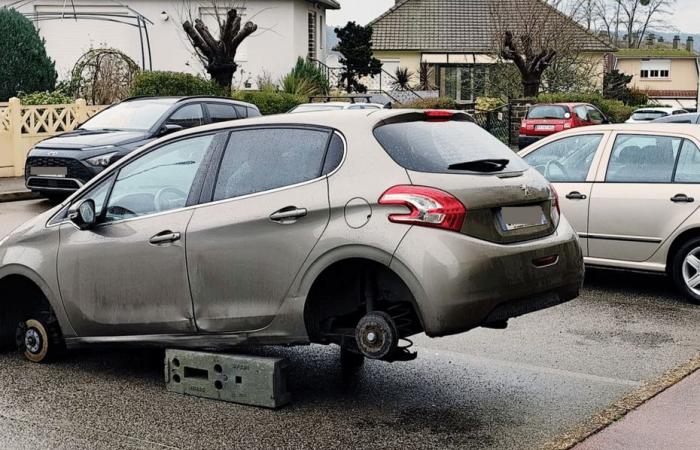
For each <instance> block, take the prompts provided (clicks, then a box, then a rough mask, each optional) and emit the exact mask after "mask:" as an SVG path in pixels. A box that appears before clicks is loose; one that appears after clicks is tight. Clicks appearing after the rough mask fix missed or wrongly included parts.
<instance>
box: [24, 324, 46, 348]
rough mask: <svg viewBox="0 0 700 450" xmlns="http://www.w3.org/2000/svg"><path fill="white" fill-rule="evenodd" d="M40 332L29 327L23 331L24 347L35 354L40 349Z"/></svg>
mask: <svg viewBox="0 0 700 450" xmlns="http://www.w3.org/2000/svg"><path fill="white" fill-rule="evenodd" d="M41 347H42V342H41V334H39V332H38V331H37V330H36V329H35V328H30V329H28V330H27V331H26V332H25V333H24V348H26V349H27V351H28V352H30V353H34V354H37V353H39V351H40V350H41Z"/></svg>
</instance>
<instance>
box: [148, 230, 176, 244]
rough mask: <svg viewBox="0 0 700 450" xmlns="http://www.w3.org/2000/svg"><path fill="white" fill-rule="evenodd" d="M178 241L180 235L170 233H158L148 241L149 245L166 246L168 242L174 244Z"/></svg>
mask: <svg viewBox="0 0 700 450" xmlns="http://www.w3.org/2000/svg"><path fill="white" fill-rule="evenodd" d="M179 240H180V233H173V232H172V231H163V232H162V233H158V234H156V235H155V236H153V237H152V238H151V239H149V241H148V242H149V243H151V244H156V245H157V244H167V243H169V242H175V241H179Z"/></svg>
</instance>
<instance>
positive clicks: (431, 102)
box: [399, 97, 457, 109]
mask: <svg viewBox="0 0 700 450" xmlns="http://www.w3.org/2000/svg"><path fill="white" fill-rule="evenodd" d="M399 107H400V108H402V109H457V102H455V101H454V100H453V99H451V98H449V97H439V98H423V99H419V100H414V101H412V102H409V103H404V104H403V105H401V106H399Z"/></svg>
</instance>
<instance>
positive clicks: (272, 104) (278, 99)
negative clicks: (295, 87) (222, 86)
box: [233, 91, 308, 115]
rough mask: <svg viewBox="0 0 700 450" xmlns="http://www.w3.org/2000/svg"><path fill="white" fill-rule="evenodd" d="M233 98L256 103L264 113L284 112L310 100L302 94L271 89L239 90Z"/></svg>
mask: <svg viewBox="0 0 700 450" xmlns="http://www.w3.org/2000/svg"><path fill="white" fill-rule="evenodd" d="M233 98H235V99H236V100H241V101H244V102H248V103H252V104H254V105H255V106H257V107H258V109H259V110H260V113H262V114H263V115H268V114H283V113H286V112H287V111H289V110H290V109H292V108H294V107H295V106H298V105H301V104H302V103H306V102H307V100H308V98H306V97H302V96H301V95H294V94H288V93H286V92H271V91H238V92H236V93H235V94H234V95H233Z"/></svg>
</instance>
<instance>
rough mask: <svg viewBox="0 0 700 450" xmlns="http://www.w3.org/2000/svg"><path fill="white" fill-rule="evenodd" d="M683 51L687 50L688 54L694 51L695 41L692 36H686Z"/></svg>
mask: <svg viewBox="0 0 700 450" xmlns="http://www.w3.org/2000/svg"><path fill="white" fill-rule="evenodd" d="M685 49H686V50H688V51H689V52H692V51H694V49H695V39H693V36H688V40H687V41H686V43H685Z"/></svg>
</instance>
